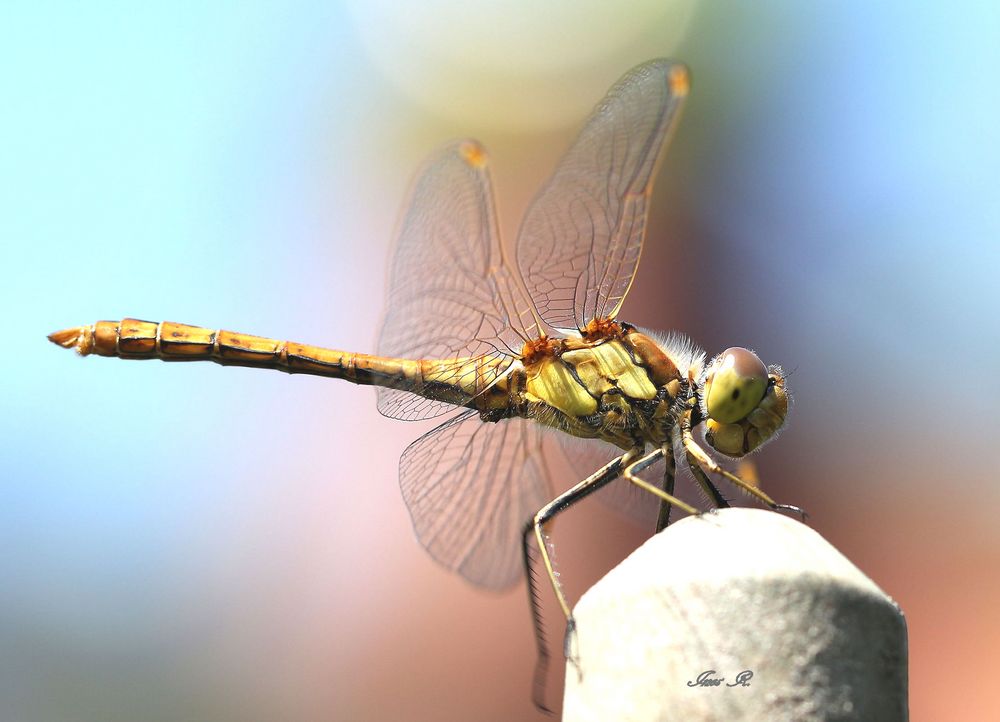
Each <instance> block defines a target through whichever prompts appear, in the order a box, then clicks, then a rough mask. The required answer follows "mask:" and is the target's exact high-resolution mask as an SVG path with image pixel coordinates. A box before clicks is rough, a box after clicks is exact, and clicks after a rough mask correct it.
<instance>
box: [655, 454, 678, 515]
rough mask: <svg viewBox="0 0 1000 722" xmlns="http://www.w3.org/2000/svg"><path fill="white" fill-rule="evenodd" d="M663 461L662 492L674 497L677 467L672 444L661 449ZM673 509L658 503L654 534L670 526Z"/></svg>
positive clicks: (666, 504) (663, 503) (664, 502)
mask: <svg viewBox="0 0 1000 722" xmlns="http://www.w3.org/2000/svg"><path fill="white" fill-rule="evenodd" d="M663 461H664V462H665V467H664V469H663V490H664V491H665V492H667V493H668V494H670V495H671V496H673V495H674V480H675V474H676V471H677V465H676V463H675V461H674V447H673V444H666V445H664V447H663ZM671 509H673V505H672V504H668V503H667V502H666V501H660V513H659V516H657V518H656V533H657V534H659V533H660V532H661V531H663V530H664V529H666V528H667V525H668V524H670V510H671Z"/></svg>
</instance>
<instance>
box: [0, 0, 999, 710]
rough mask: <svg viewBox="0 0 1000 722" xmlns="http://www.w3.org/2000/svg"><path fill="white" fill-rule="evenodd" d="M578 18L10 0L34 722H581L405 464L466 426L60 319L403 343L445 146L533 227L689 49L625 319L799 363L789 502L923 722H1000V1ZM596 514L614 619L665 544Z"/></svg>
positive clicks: (497, 10)
mask: <svg viewBox="0 0 1000 722" xmlns="http://www.w3.org/2000/svg"><path fill="white" fill-rule="evenodd" d="M539 5H540V4H538V3H529V2H510V3H488V4H486V3H484V4H478V5H477V4H468V3H462V2H457V1H456V0H437V1H434V2H426V3H421V4H420V5H419V7H418V6H417V5H416V4H414V5H413V6H412V7H409V8H404V7H398V6H397V4H396V3H390V2H388V1H387V0H383V1H380V2H360V0H359V2H357V3H342V4H336V3H329V2H303V3H211V4H208V5H206V4H205V3H190V4H185V3H177V2H171V3H146V4H143V5H141V6H137V5H135V4H131V3H107V2H105V3H100V2H95V3H86V4H80V5H77V4H71V3H5V4H4V6H3V9H2V10H0V37H2V43H0V83H2V91H3V98H4V111H3V113H2V114H0V131H2V146H0V147H2V152H0V166H2V174H0V204H2V205H3V212H2V213H0V237H2V241H3V242H2V246H0V254H2V256H0V259H2V260H0V263H2V267H3V269H4V271H5V273H4V281H3V283H2V284H0V294H2V301H3V307H4V310H5V313H4V334H5V338H6V343H7V349H8V350H7V352H6V353H4V354H3V358H2V360H0V364H2V365H3V369H2V374H0V378H2V379H3V380H2V382H0V383H2V395H0V399H2V400H0V404H2V415H0V425H2V426H0V459H2V471H0V474H2V491H3V502H2V504H0V579H2V583H0V718H2V719H3V720H5V721H8V720H9V721H11V722H62V721H64V720H65V721H70V720H72V721H74V722H82V721H91V720H94V721H97V720H101V721H112V720H123V721H125V720H128V721H135V720H143V721H144V722H145V721H150V720H165V721H166V720H195V719H198V720H277V719H281V720H291V721H302V722H307V721H308V722H312V721H313V720H390V719H391V720H436V721H446V720H468V719H479V720H522V719H523V720H528V719H536V718H539V719H540V718H541V717H540V715H539V714H538V713H537V712H536V711H535V710H534V709H533V707H532V705H531V701H530V680H531V672H532V665H533V663H534V651H533V642H532V636H531V626H530V623H529V617H528V611H527V602H526V599H525V594H524V590H523V587H522V588H519V589H517V590H515V591H514V592H511V593H510V594H507V595H500V596H497V595H492V594H485V593H482V592H479V591H477V590H475V589H473V588H471V587H470V586H468V585H467V584H466V583H464V582H463V581H462V580H461V579H460V578H459V577H457V576H455V575H452V574H450V573H448V572H447V571H445V570H443V569H441V568H440V567H438V566H437V565H436V564H435V563H434V562H433V561H432V560H431V559H430V558H429V557H428V556H427V555H426V554H425V553H424V552H423V551H422V549H421V548H420V547H419V545H418V544H417V542H416V541H415V539H414V537H413V534H412V531H411V527H410V522H409V518H408V515H407V512H406V510H405V508H404V506H403V503H402V500H401V498H400V494H399V490H398V487H397V480H396V463H397V459H398V457H399V454H400V452H401V451H402V450H403V449H404V448H405V446H406V444H407V443H409V442H410V441H411V440H413V439H414V438H416V437H417V436H418V435H419V434H420V433H422V432H423V431H425V430H427V428H429V425H428V424H406V423H402V422H395V421H391V420H388V419H385V418H382V417H381V416H379V414H378V413H377V412H376V409H375V403H374V394H373V392H372V391H371V390H369V389H359V388H356V387H352V386H350V385H348V384H343V383H337V382H334V381H330V380H325V379H319V378H312V377H288V376H285V375H283V374H278V373H273V372H265V371H257V370H249V369H231V368H230V369H224V368H221V367H218V366H215V365H211V364H190V365H170V366H166V365H163V364H159V363H143V364H140V363H124V362H121V361H112V360H105V359H95V358H90V359H84V360H81V359H79V358H75V357H73V356H72V355H70V354H69V353H66V352H63V351H60V350H59V349H56V348H54V347H52V346H50V345H49V344H48V342H47V341H46V340H45V334H46V333H48V332H50V331H53V330H56V329H60V328H64V327H66V326H73V325H80V324H87V323H91V322H93V321H96V320H98V319H119V318H121V317H124V316H136V317H139V318H148V319H153V320H164V319H166V320H175V321H180V322H186V323H193V324H199V325H206V326H212V327H223V328H228V329H233V330H239V331H244V332H248V333H256V334H260V335H269V336H279V337H283V338H289V339H292V340H297V341H303V342H306V343H317V344H325V345H329V346H332V347H335V348H347V349H352V350H358V351H366V350H371V349H373V347H374V341H375V335H376V330H377V326H378V322H379V318H380V313H381V306H382V298H383V288H384V278H385V273H386V260H387V254H388V250H389V246H390V244H391V240H392V234H393V228H394V225H395V222H396V219H397V217H398V214H399V212H400V205H401V203H402V201H403V199H404V197H405V194H406V189H407V187H408V184H409V182H410V180H411V176H412V173H413V171H414V170H415V169H416V167H417V166H418V164H419V162H420V161H421V159H422V158H423V157H424V156H425V155H426V154H428V153H429V152H430V151H431V150H432V149H434V148H436V147H437V146H439V145H440V144H442V143H443V142H445V141H447V140H448V139H451V138H454V137H460V136H465V135H471V136H474V137H477V138H479V139H480V140H482V141H483V142H484V143H485V145H486V147H487V148H488V149H489V150H490V152H491V155H492V158H493V168H494V181H495V185H496V188H497V192H498V201H499V206H500V214H501V223H502V227H503V230H504V232H505V235H506V238H507V242H508V244H510V243H512V241H513V234H514V233H515V232H516V229H517V225H518V221H519V218H520V216H521V214H522V212H523V210H524V208H525V205H526V204H527V203H528V202H529V200H530V198H531V196H532V194H533V193H534V191H535V190H536V189H537V188H538V187H539V185H540V184H541V183H542V182H543V181H544V179H545V178H546V177H547V174H548V173H549V172H550V171H551V169H552V168H553V166H554V164H555V162H556V161H557V159H558V158H559V156H560V154H561V153H562V151H563V150H565V148H566V147H567V146H568V144H569V142H570V141H571V139H572V138H573V137H574V134H575V133H576V132H577V130H578V129H579V127H580V123H581V122H582V120H583V118H584V117H585V116H586V114H587V113H588V112H589V110H590V109H591V107H592V106H593V105H594V104H595V103H596V102H597V101H598V99H599V98H601V96H602V95H603V94H604V92H605V91H606V90H607V88H608V87H609V86H610V85H611V84H612V83H613V82H614V81H615V80H616V79H617V78H618V77H620V76H621V75H622V74H623V73H624V72H625V71H626V70H628V69H629V68H630V67H632V66H633V65H636V64H638V63H640V62H642V61H644V60H647V59H649V58H652V57H656V56H670V57H676V58H679V59H683V60H685V61H686V62H687V63H688V64H689V65H690V66H691V68H692V71H693V77H694V84H693V90H692V94H691V96H690V99H689V103H688V106H687V109H686V112H685V116H684V118H683V119H682V121H681V125H680V129H679V132H678V133H677V135H676V137H675V139H674V142H673V146H672V148H671V150H670V152H669V153H668V155H667V159H666V162H665V163H664V165H663V169H662V171H661V173H660V177H659V180H658V183H657V187H656V194H655V199H654V203H653V206H652V208H653V210H652V216H651V219H650V226H649V237H648V239H647V250H646V252H645V257H644V259H643V264H642V267H641V270H640V272H639V275H638V278H637V279H636V282H635V285H634V287H633V291H632V294H631V296H630V297H629V299H628V302H627V304H626V306H625V309H624V310H623V312H622V314H621V315H622V318H624V319H626V320H628V321H630V322H632V323H635V324H640V325H643V326H648V327H652V328H661V329H670V328H674V329H680V330H683V331H686V332H687V333H689V334H690V335H691V336H692V337H693V338H694V339H695V341H696V342H698V343H699V344H701V345H702V346H704V347H705V348H707V349H708V350H709V351H710V352H717V351H718V350H721V349H723V348H725V347H727V346H731V345H747V346H751V347H753V348H754V349H755V350H757V351H758V353H760V355H761V356H762V357H763V358H764V359H765V361H766V362H769V363H772V362H777V363H781V364H782V365H783V366H784V367H785V368H786V369H791V370H792V371H793V373H792V376H791V378H790V381H789V384H790V386H791V388H792V390H793V392H794V394H795V406H794V408H793V410H792V414H791V418H790V425H789V428H788V429H787V431H786V432H785V433H783V434H782V436H781V437H780V439H779V440H778V441H776V442H775V443H774V444H772V445H771V446H769V447H768V448H767V449H766V450H765V451H764V452H763V453H762V454H760V455H759V456H758V457H757V458H758V462H759V468H760V473H761V476H762V479H763V483H764V485H765V487H766V488H767V489H768V491H770V493H771V494H772V495H773V496H774V497H775V498H777V499H778V500H780V501H784V502H788V503H794V504H798V505H801V506H803V507H805V508H806V509H808V510H809V512H810V513H811V519H810V524H811V525H812V526H813V527H814V528H816V529H817V530H818V531H820V532H821V533H822V534H824V535H825V536H826V537H827V538H828V539H829V540H830V541H831V542H832V543H833V544H835V545H836V546H837V547H839V548H840V549H841V550H842V551H843V552H844V553H845V554H846V555H847V556H848V557H849V558H851V559H852V560H853V561H854V562H855V563H856V564H857V565H858V566H859V567H860V568H861V569H862V570H864V571H865V572H866V573H867V574H869V575H870V576H871V577H872V578H873V579H874V580H875V581H876V582H877V583H878V584H879V585H880V586H881V587H882V588H883V589H884V590H885V591H886V592H887V593H889V594H890V595H891V596H893V597H894V598H895V599H896V600H898V602H899V603H900V604H901V606H902V608H903V609H904V611H905V612H906V615H907V622H908V625H909V635H910V636H909V640H910V703H911V711H912V719H914V720H935V721H940V720H975V719H988V718H995V716H996V715H997V713H998V709H1000V705H998V703H997V701H996V692H995V685H994V684H993V683H992V682H991V680H994V679H996V678H997V676H998V675H1000V656H998V655H997V654H996V651H997V649H1000V614H998V612H997V610H998V608H1000V575H998V573H997V572H998V569H1000V525H998V524H997V522H996V513H997V509H998V502H1000V485H998V483H997V477H998V475H997V472H996V465H997V463H998V462H997V460H996V454H995V449H996V446H997V429H998V424H997V422H996V420H995V419H996V414H997V409H998V403H1000V374H998V373H997V358H998V353H1000V323H998V321H997V311H998V309H1000V292H998V285H1000V284H998V272H1000V251H998V248H1000V194H998V190H997V188H998V176H1000V141H998V138H997V130H996V119H997V117H1000V85H998V83H997V81H996V70H997V68H998V67H1000V10H998V9H997V6H996V5H995V4H993V3H987V2H983V3H960V4H958V5H954V4H951V5H947V6H946V5H945V4H940V3H935V4H927V5H925V6H921V7H917V6H915V5H914V4H911V3H903V2H895V3H883V4H879V6H878V7H874V6H871V5H870V4H869V3H864V2H849V3H809V4H805V3H798V2H791V1H788V2H764V3H753V4H748V3H737V2H715V3H698V2H693V1H691V0H671V1H670V2H664V1H663V0H655V1H653V0H649V1H648V2H642V1H639V2H632V3H613V4H612V3H604V2H598V0H585V1H583V2H580V1H577V2H572V3H570V2H552V3H548V4H545V6H544V7H538V6H539ZM557 526H558V528H557V530H556V537H555V539H556V544H557V546H558V550H559V560H560V565H561V569H562V571H563V578H564V580H566V583H567V585H568V587H569V591H570V592H571V594H572V595H573V596H574V597H575V596H576V595H578V594H580V593H582V592H583V591H584V590H585V589H586V588H587V587H588V586H589V585H590V584H592V583H593V582H594V581H596V580H597V579H598V578H600V576H601V575H603V574H604V573H605V572H606V571H607V570H608V569H609V568H610V567H611V566H613V565H614V564H615V563H616V562H617V561H618V560H620V559H621V558H623V557H624V556H625V555H627V554H628V553H629V552H630V551H631V550H632V549H634V548H635V547H636V546H637V545H638V544H640V543H641V542H642V541H643V539H644V538H645V536H647V535H648V532H646V531H644V530H640V529H636V528H634V527H633V526H631V525H630V524H629V523H628V522H627V521H624V520H622V519H619V518H617V517H616V516H615V515H613V514H612V513H611V512H609V511H606V510H605V509H604V508H603V507H602V506H601V505H600V504H591V503H589V502H588V503H585V504H583V505H581V506H580V507H579V508H575V509H574V510H573V511H572V512H570V513H568V514H566V515H565V516H564V518H563V521H561V522H560V523H559V524H558V525H557ZM550 606H551V605H550ZM553 619H555V618H553ZM557 621H558V620H556V622H557ZM555 636H556V637H558V633H557V634H556V635H555ZM559 673H560V671H559V670H557V671H555V672H554V673H553V675H552V685H553V686H552V688H551V689H550V696H551V697H552V698H554V699H553V702H554V703H558V699H559V697H560V696H561V686H560V683H559V677H558V675H559Z"/></svg>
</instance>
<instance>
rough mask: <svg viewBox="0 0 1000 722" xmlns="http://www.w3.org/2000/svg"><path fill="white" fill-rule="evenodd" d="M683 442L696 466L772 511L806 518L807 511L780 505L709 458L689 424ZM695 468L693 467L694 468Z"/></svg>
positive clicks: (683, 433)
mask: <svg viewBox="0 0 1000 722" xmlns="http://www.w3.org/2000/svg"><path fill="white" fill-rule="evenodd" d="M681 434H682V436H681V440H682V443H683V444H684V450H685V451H686V452H687V453H688V455H689V460H690V458H693V459H694V462H695V464H694V466H699V467H701V468H702V469H704V470H706V471H708V472H709V473H712V474H717V475H719V476H721V477H723V478H725V479H728V480H729V481H730V482H732V483H733V484H734V485H736V486H738V487H739V488H740V489H742V490H743V491H745V492H746V493H747V494H749V495H750V496H753V497H756V498H757V499H759V500H760V501H761V502H763V503H764V504H766V505H767V507H768V508H769V509H771V510H772V511H791V512H794V513H796V514H799V515H801V516H802V518H803V519H805V517H806V513H805V511H803V510H802V509H800V508H799V507H797V506H792V505H790V504H779V503H777V502H776V501H775V500H774V499H772V498H771V497H769V496H768V495H767V494H765V493H764V492H763V491H761V490H760V489H758V488H757V487H756V486H754V485H753V484H751V483H750V482H748V481H744V480H743V479H741V478H740V477H738V476H737V475H736V474H734V473H733V472H731V471H729V470H728V469H724V468H723V467H721V466H720V465H719V464H718V463H717V462H716V461H715V459H713V458H712V457H711V456H709V454H708V452H707V451H705V449H703V448H702V447H701V446H700V445H699V444H698V442H697V441H695V439H694V435H693V434H692V433H691V427H690V426H689V425H687V424H685V425H684V429H683V430H682V432H681ZM692 468H693V467H692Z"/></svg>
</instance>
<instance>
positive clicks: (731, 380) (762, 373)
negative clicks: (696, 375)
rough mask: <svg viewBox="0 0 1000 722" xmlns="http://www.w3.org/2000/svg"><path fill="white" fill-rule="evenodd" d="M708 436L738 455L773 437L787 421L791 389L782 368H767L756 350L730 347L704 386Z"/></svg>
mask: <svg viewBox="0 0 1000 722" xmlns="http://www.w3.org/2000/svg"><path fill="white" fill-rule="evenodd" d="M699 387H700V388H699V396H700V400H701V405H700V406H701V408H700V411H701V413H702V415H703V416H704V417H705V420H706V421H705V430H706V433H705V440H706V441H707V442H708V443H709V445H711V446H712V448H713V449H715V450H716V451H719V452H721V453H723V454H725V455H726V456H729V457H732V458H739V457H742V456H745V455H746V454H749V453H750V452H751V451H755V450H756V449H758V448H760V447H761V446H762V445H764V444H765V443H767V442H768V441H769V440H771V439H772V438H773V437H774V436H775V434H777V433H778V431H779V429H781V427H782V425H784V423H785V416H786V415H787V414H788V392H787V391H786V390H785V374H784V372H782V370H781V367H780V366H771V367H770V368H767V367H765V366H764V364H763V362H762V361H761V360H760V359H759V358H758V357H757V355H756V354H755V353H753V352H752V351H749V350H748V349H745V348H739V347H734V348H729V349H726V350H725V351H723V352H722V353H721V354H719V355H718V356H717V357H716V358H715V359H714V360H713V361H712V363H710V364H709V365H708V367H707V368H706V370H705V374H704V378H703V379H702V381H701V383H700V384H699Z"/></svg>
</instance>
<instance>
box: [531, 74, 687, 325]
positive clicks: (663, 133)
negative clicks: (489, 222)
mask: <svg viewBox="0 0 1000 722" xmlns="http://www.w3.org/2000/svg"><path fill="white" fill-rule="evenodd" d="M687 89H688V72H687V68H685V66H683V65H681V64H679V63H674V62H670V61H668V60H653V61H651V62H648V63H645V64H643V65H640V66H639V67H637V68H634V69H633V70H631V71H630V72H629V73H627V74H626V75H625V77H623V78H622V79H621V80H619V81H618V83H616V84H615V86H614V87H613V88H611V90H610V91H609V92H608V94H607V96H606V97H605V98H604V100H602V101H601V103H600V104H599V105H598V106H597V108H596V109H595V110H594V112H593V113H592V114H591V116H590V118H589V119H588V120H587V123H586V125H585V126H584V128H583V130H582V131H581V133H580V136H579V137H578V138H577V139H576V141H575V142H574V143H573V145H572V147H571V148H570V149H569V151H568V152H567V153H566V155H565V156H564V157H563V159H562V160H561V161H560V163H559V166H558V167H557V168H556V171H555V173H554V174H553V175H552V177H551V178H550V179H549V180H548V182H547V183H546V184H545V186H544V187H543V188H542V190H541V191H540V192H539V194H538V196H536V197H535V200H534V201H533V202H532V205H531V207H530V208H529V210H528V212H527V214H526V215H525V218H524V222H523V223H522V225H521V231H520V234H519V235H518V239H517V263H518V266H519V267H520V270H521V275H522V276H523V277H524V280H525V283H526V285H527V288H528V292H529V293H530V294H531V298H532V300H533V301H534V304H535V307H536V308H537V309H538V312H539V314H540V315H541V317H542V319H544V320H545V321H546V322H547V323H548V324H550V325H552V326H554V327H556V328H560V329H573V328H576V329H582V328H583V327H584V326H585V325H586V323H587V322H588V321H589V320H591V319H593V318H601V317H610V318H613V317H614V316H615V315H616V314H617V313H618V309H619V308H620V307H621V304H622V301H623V300H624V299H625V295H626V294H627V293H628V290H629V287H630V286H631V284H632V278H633V277H634V276H635V270H636V267H637V265H638V263H639V254H640V252H641V251H642V241H643V236H644V235H645V230H646V215H647V206H648V201H649V194H650V191H651V189H652V179H653V171H654V168H655V167H656V162H657V159H658V158H659V156H660V150H661V148H662V147H663V145H664V141H665V139H666V138H667V137H668V135H669V133H670V130H671V128H672V127H673V125H674V121H675V120H676V119H677V117H678V111H679V110H680V108H681V104H682V101H683V99H684V96H685V95H686V93H687Z"/></svg>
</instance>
